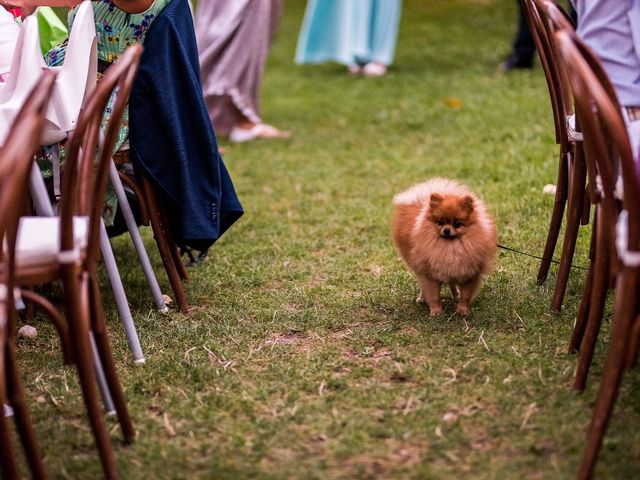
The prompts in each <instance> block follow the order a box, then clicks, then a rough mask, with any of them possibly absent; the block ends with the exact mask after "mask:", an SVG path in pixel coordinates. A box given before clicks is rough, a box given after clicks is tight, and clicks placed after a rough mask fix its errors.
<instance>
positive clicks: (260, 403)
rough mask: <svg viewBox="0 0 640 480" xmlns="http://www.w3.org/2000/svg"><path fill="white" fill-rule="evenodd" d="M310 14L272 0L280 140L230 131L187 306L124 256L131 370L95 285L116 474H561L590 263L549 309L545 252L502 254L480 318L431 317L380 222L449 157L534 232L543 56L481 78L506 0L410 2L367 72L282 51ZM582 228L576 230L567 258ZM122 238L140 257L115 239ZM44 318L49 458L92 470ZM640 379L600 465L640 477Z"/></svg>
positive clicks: (28, 369) (29, 348)
mask: <svg viewBox="0 0 640 480" xmlns="http://www.w3.org/2000/svg"><path fill="white" fill-rule="evenodd" d="M303 9H304V2H302V1H300V0H298V1H288V2H286V10H285V15H284V17H283V21H282V24H281V28H280V32H279V35H278V38H277V41H276V44H275V46H274V48H273V50H272V54H271V56H270V59H269V62H268V65H267V69H266V75H265V78H264V85H263V95H262V100H263V101H262V107H263V108H262V110H263V115H264V118H265V120H266V121H268V122H270V123H273V124H275V125H277V126H278V127H282V128H287V129H290V130H292V131H293V137H292V138H291V139H290V140H286V141H270V142H267V141H264V142H256V143H253V144H251V145H241V146H232V145H229V144H228V143H227V142H224V141H223V142H222V143H223V145H224V147H225V149H226V152H225V162H226V164H227V166H228V167H229V170H230V171H231V174H232V176H233V179H234V181H235V184H236V187H237V190H238V193H239V195H240V197H241V199H242V201H243V204H244V206H245V209H246V212H247V213H246V215H245V217H244V218H243V219H242V220H241V221H240V222H239V223H238V224H237V225H236V226H235V227H233V228H232V229H231V230H230V231H229V232H228V233H227V234H225V236H224V238H223V239H222V240H221V241H220V242H219V243H218V244H216V245H215V247H214V248H213V249H212V251H211V255H210V258H209V260H208V262H207V263H206V264H204V265H203V266H201V267H199V268H197V269H195V270H193V271H192V281H191V282H190V283H189V284H188V285H187V293H188V296H189V299H190V302H191V304H192V305H193V306H194V308H193V310H192V312H191V313H190V314H189V315H188V316H185V315H181V314H178V313H171V314H170V315H169V316H165V315H162V314H159V313H156V312H154V311H153V310H152V302H151V300H150V296H149V295H148V293H147V290H146V286H145V283H144V279H143V276H142V274H141V272H140V270H139V269H138V268H137V266H136V265H135V262H134V261H133V260H127V261H126V262H125V261H121V268H122V270H123V277H124V282H125V285H126V287H127V289H128V292H129V294H130V302H131V304H132V308H133V310H134V315H135V319H136V322H137V325H138V329H139V332H140V336H141V340H142V345H143V348H144V350H145V353H146V356H147V364H146V365H145V366H143V367H135V366H134V365H133V364H132V362H131V356H130V353H129V351H128V349H127V344H126V341H125V338H124V334H123V331H122V327H121V326H120V324H119V323H118V319H117V314H116V312H115V309H114V308H113V305H112V302H111V298H110V297H109V296H108V295H105V296H106V299H105V302H106V303H107V313H108V315H109V328H110V333H111V337H112V343H113V348H114V351H115V355H116V357H117V359H118V367H119V371H120V378H121V381H122V384H123V386H124V388H125V391H126V395H127V397H128V401H129V406H130V410H131V414H132V416H133V418H134V421H135V425H136V428H137V430H138V438H137V440H136V442H135V443H134V444H133V445H131V446H128V447H125V446H123V445H122V444H121V443H120V440H119V438H120V437H119V433H118V429H117V427H116V425H115V423H114V422H113V420H109V422H110V425H112V426H113V429H112V433H113V439H114V442H115V445H116V455H117V461H118V465H119V470H120V472H121V475H122V478H127V479H147V478H221V479H222V478H226V479H237V478H274V479H275V478H474V479H475V478H480V479H487V478H496V479H504V478H514V479H516V478H517V479H520V478H549V479H557V478H572V477H573V476H574V475H575V472H576V469H577V466H578V463H579V460H580V457H581V455H582V450H583V446H584V438H585V429H586V427H587V425H588V422H589V419H590V415H591V405H592V402H593V400H594V398H595V395H596V392H597V386H598V383H599V380H600V373H601V369H602V362H603V358H604V353H605V346H606V339H607V337H608V334H609V331H610V327H609V324H608V322H606V324H605V326H604V330H603V333H602V335H601V343H600V345H599V347H598V350H597V352H596V358H595V362H594V366H593V368H592V370H593V372H592V375H591V377H590V379H589V386H588V388H587V390H586V391H585V392H584V393H583V394H582V395H577V394H575V393H574V392H572V391H571V390H570V384H571V379H572V373H573V369H574V367H575V360H576V359H575V357H574V356H571V355H568V354H566V353H565V351H566V346H567V342H568V339H569V335H570V332H571V328H572V323H573V319H574V318H575V313H576V309H577V304H578V303H579V300H580V294H581V290H582V285H583V279H584V272H582V271H579V270H575V271H574V272H573V273H572V277H571V281H570V284H569V289H568V294H567V298H566V301H565V308H564V310H563V312H562V314H560V315H552V314H550V313H549V303H550V297H551V291H552V286H553V282H554V280H555V268H553V269H552V272H551V275H550V278H549V280H548V282H547V284H546V285H545V286H543V287H537V286H536V285H535V274H536V269H537V266H538V262H537V261H535V260H532V259H529V258H526V257H522V256H516V255H514V254H512V253H506V252H501V253H500V255H499V258H498V263H497V269H496V272H495V273H494V274H493V275H491V276H490V277H489V278H488V279H487V281H486V283H485V285H484V287H483V288H482V290H481V292H480V294H479V297H478V298H477V300H476V302H475V304H474V306H473V314H472V316H470V317H469V318H468V319H462V318H460V317H458V316H455V315H453V308H452V305H451V303H450V302H447V304H446V312H445V315H444V316H443V317H442V318H438V319H430V318H429V317H428V313H427V309H426V307H424V306H418V305H416V304H414V302H413V299H414V298H415V296H416V286H415V283H414V280H413V279H412V277H411V275H410V274H409V272H407V271H406V269H405V268H404V267H403V265H402V264H401V262H400V261H399V260H398V258H397V255H396V253H395V252H394V249H393V247H392V244H391V241H390V238H389V231H388V230H389V229H388V220H389V216H390V214H391V197H392V196H393V194H394V193H396V192H397V191H399V190H401V189H404V188H406V187H408V186H410V185H411V184H413V183H416V182H418V181H422V180H424V179H426V178H428V177H430V176H434V175H445V176H450V177H456V178H459V179H461V180H463V181H464V182H466V183H468V184H469V185H470V186H471V187H472V188H473V189H474V190H475V191H477V192H478V193H479V194H480V195H482V196H483V198H484V199H485V201H486V203H487V204H488V205H489V207H490V209H491V210H492V211H493V213H494V214H495V217H496V221H497V224H498V226H499V231H500V240H501V242H502V243H503V244H506V245H509V246H511V247H514V248H518V249H522V250H525V251H527V252H532V253H536V254H539V253H540V252H541V251H542V247H543V243H544V239H545V235H546V228H547V222H548V216H549V213H550V210H551V206H552V198H551V197H549V196H546V195H543V194H542V193H541V192H542V187H543V186H544V185H545V184H547V183H553V181H554V178H555V171H556V157H557V147H556V146H555V144H554V137H553V131H552V119H551V112H550V108H549V102H548V93H547V90H546V86H545V83H544V79H543V75H542V72H541V69H540V68H539V67H538V68H536V69H534V70H533V71H531V72H517V73H514V74H511V75H505V76H500V75H497V74H496V73H495V69H496V66H497V64H498V63H499V62H500V61H501V60H502V59H503V57H504V55H506V54H507V53H508V50H509V45H510V41H511V35H512V33H513V30H514V28H515V15H516V13H515V4H514V2H513V1H511V0H493V1H492V0H484V1H480V0H477V1H473V0H449V1H437V0H407V1H406V2H405V8H404V12H403V18H402V24H401V33H400V38H399V42H398V50H397V57H396V63H395V65H394V67H393V68H392V69H391V71H390V72H389V74H388V75H387V76H386V77H384V78H380V79H361V78H353V77H350V76H348V75H346V74H345V71H344V70H345V69H344V68H343V67H341V66H337V65H335V64H326V65H321V66H303V67H300V66H294V65H293V62H292V59H293V52H294V46H295V40H296V36H297V32H298V29H299V25H300V22H301V18H302V13H303ZM451 99H459V100H460V102H461V104H460V106H459V107H457V108H456V107H455V104H456V101H452V100H451ZM451 105H454V106H451ZM146 235H148V233H146ZM146 240H147V245H148V247H149V250H150V251H151V252H155V247H154V245H153V242H152V241H151V239H150V237H148V236H147V237H146ZM587 240H588V232H587V231H586V229H585V231H583V232H582V235H581V238H580V243H579V245H578V254H577V258H576V263H577V264H580V265H585V264H586V263H587V260H586V255H585V253H586V247H587ZM115 246H116V255H117V257H118V258H121V259H123V260H124V259H132V258H134V257H133V256H134V254H133V250H132V248H131V246H130V244H129V242H128V239H127V238H121V239H118V240H117V241H116V242H115ZM154 261H155V264H156V265H157V267H158V268H157V271H158V272H159V274H160V273H162V270H161V267H160V263H159V260H158V258H157V256H154ZM159 277H160V281H161V283H162V286H163V289H164V290H165V291H168V286H167V284H166V281H165V278H164V276H162V275H159ZM106 288H107V287H106V286H105V289H106ZM36 325H37V327H38V329H39V336H38V337H37V338H36V339H35V340H33V341H27V340H20V345H19V350H20V358H21V364H22V371H23V372H24V378H25V383H26V386H27V391H28V393H29V398H30V402H31V408H32V411H33V413H34V422H35V425H36V429H37V434H38V437H39V439H40V442H41V444H42V446H43V449H44V452H45V462H46V465H47V468H48V471H49V472H50V473H51V476H52V477H58V478H95V477H99V476H100V472H101V470H100V466H99V462H98V458H97V453H96V450H95V448H94V446H93V439H92V436H91V434H90V430H89V427H88V422H87V420H86V417H85V414H84V410H83V407H82V402H81V399H80V396H79V393H78V392H79V390H78V386H77V381H76V377H75V373H74V371H73V370H72V369H69V368H65V367H62V366H61V362H60V355H59V347H58V344H57V343H56V339H55V335H54V332H53V331H52V329H51V328H50V327H48V326H47V325H46V324H45V323H42V322H39V323H38V322H36ZM639 393H640V386H639V382H638V377H637V374H636V373H635V372H634V373H632V374H630V375H627V376H626V377H625V380H624V382H623V388H622V391H621V395H620V398H619V401H618V403H617V407H616V410H615V414H614V417H613V419H612V422H611V424H610V428H609V433H608V434H607V437H606V440H605V444H604V448H603V451H602V454H601V456H600V461H599V466H598V474H599V476H600V477H602V478H632V477H637V476H638V475H640V446H639V445H640V433H639V431H638V428H637V425H639V424H640V412H639V409H638V406H637V405H638V402H637V398H638V395H639Z"/></svg>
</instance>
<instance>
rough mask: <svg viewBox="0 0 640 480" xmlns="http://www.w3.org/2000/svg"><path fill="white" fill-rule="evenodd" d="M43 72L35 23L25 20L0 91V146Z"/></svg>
mask: <svg viewBox="0 0 640 480" xmlns="http://www.w3.org/2000/svg"><path fill="white" fill-rule="evenodd" d="M44 68H46V65H45V63H44V59H43V58H42V53H41V52H40V36H39V32H38V19H37V18H35V17H29V18H27V19H26V20H25V22H24V24H23V26H22V28H21V29H20V34H19V35H18V41H17V43H16V50H15V53H14V55H13V59H12V61H11V72H10V74H9V79H8V80H7V81H6V82H5V84H4V86H3V87H2V89H0V145H2V144H3V143H4V141H5V139H6V136H7V134H8V133H9V129H10V127H11V125H12V123H13V119H14V118H15V117H16V115H17V114H18V112H19V111H20V108H21V107H22V104H23V103H24V102H25V100H26V99H27V96H28V95H29V92H31V89H32V88H33V87H34V86H35V84H36V82H37V81H38V79H39V78H40V74H41V73H42V70H43V69H44Z"/></svg>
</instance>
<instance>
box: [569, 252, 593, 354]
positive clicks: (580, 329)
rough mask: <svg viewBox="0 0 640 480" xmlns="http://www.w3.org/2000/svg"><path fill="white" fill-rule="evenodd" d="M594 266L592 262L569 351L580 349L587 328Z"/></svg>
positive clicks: (574, 351) (573, 351)
mask: <svg viewBox="0 0 640 480" xmlns="http://www.w3.org/2000/svg"><path fill="white" fill-rule="evenodd" d="M594 268H595V266H594V264H593V262H590V264H589V271H588V272H587V280H586V281H585V285H584V293H583V294H582V300H580V307H579V308H578V314H577V315H576V323H575V325H574V327H573V333H572V334H571V340H570V342H569V348H568V349H567V350H568V353H576V352H578V350H580V345H581V344H582V339H583V337H584V331H585V329H586V328H587V318H588V317H589V309H590V308H591V289H592V288H593V271H594Z"/></svg>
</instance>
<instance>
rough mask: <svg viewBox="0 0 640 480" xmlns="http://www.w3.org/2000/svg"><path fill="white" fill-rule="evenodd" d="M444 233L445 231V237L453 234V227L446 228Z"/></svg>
mask: <svg viewBox="0 0 640 480" xmlns="http://www.w3.org/2000/svg"><path fill="white" fill-rule="evenodd" d="M442 233H444V236H445V237H448V236H449V235H451V229H450V228H445V229H444V230H443V231H442Z"/></svg>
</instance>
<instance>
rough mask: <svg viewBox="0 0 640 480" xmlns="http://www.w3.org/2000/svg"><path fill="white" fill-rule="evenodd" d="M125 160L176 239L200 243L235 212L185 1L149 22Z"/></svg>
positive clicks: (227, 222)
mask: <svg viewBox="0 0 640 480" xmlns="http://www.w3.org/2000/svg"><path fill="white" fill-rule="evenodd" d="M129 119H130V121H129V129H130V131H129V140H130V144H131V160H132V162H133V166H134V168H135V169H137V170H140V169H141V170H142V171H144V172H145V173H146V174H147V175H148V176H149V178H150V179H151V180H152V183H153V184H154V186H155V187H156V191H157V193H158V194H159V196H160V199H161V201H162V202H163V204H164V206H165V208H167V209H168V217H169V219H170V221H171V223H172V225H171V228H172V231H173V233H174V236H175V238H176V239H177V241H178V243H179V244H180V245H188V246H190V247H193V248H196V249H198V250H204V249H206V248H208V247H209V246H210V245H211V244H212V243H213V242H215V241H216V240H217V239H218V238H219V237H220V236H221V235H222V234H223V233H224V232H225V230H227V229H228V228H229V227H230V226H231V225H232V224H233V223H234V222H235V221H236V220H237V219H238V218H240V216H241V215H242V214H243V210H242V205H240V201H239V200H238V197H237V196H236V192H235V190H234V187H233V183H232V182H231V177H230V176H229V173H228V172H227V169H226V167H225V165H224V163H223V161H222V158H221V157H220V154H219V153H218V144H217V141H216V136H215V133H214V131H213V127H212V125H211V120H210V119H209V114H208V113H207V109H206V106H205V103H204V98H203V96H202V86H201V82H200V66H199V64H198V49H197V46H196V38H195V33H194V30H193V20H192V17H191V12H190V10H189V6H188V4H187V0H172V1H171V2H170V3H169V5H167V6H166V7H165V8H164V10H163V11H162V12H161V13H160V14H159V15H158V16H157V17H156V19H155V20H154V21H153V23H152V24H151V27H150V29H149V31H148V32H147V36H146V38H145V42H144V53H143V54H142V58H141V61H140V68H139V71H138V75H137V77H136V79H135V81H134V84H133V89H132V91H131V98H130V100H129Z"/></svg>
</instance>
